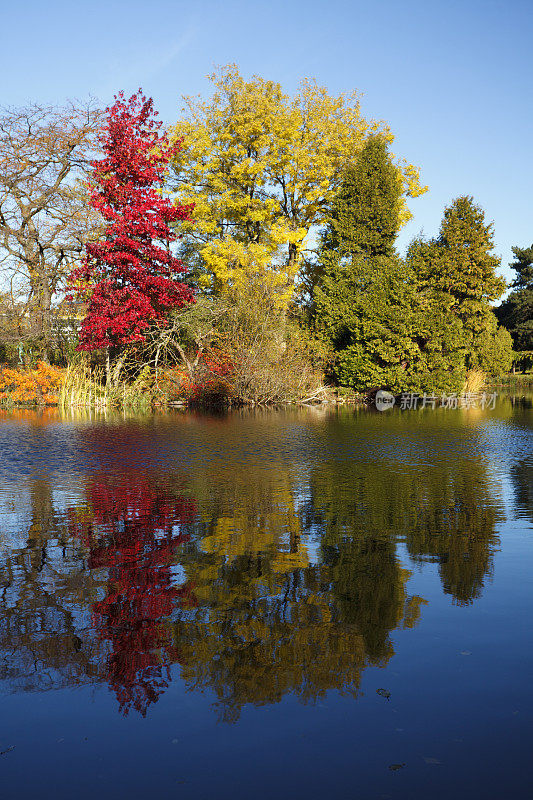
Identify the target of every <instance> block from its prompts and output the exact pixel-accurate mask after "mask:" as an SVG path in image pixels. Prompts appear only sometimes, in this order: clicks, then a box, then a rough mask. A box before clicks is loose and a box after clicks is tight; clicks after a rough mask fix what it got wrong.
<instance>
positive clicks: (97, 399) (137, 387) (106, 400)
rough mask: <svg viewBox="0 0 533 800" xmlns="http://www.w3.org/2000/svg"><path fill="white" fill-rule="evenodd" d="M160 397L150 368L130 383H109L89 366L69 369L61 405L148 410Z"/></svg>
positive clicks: (67, 407) (98, 371) (64, 406)
mask: <svg viewBox="0 0 533 800" xmlns="http://www.w3.org/2000/svg"><path fill="white" fill-rule="evenodd" d="M157 398H158V394H157V393H156V391H155V389H154V386H153V380H152V376H151V374H150V370H149V368H145V369H143V370H142V371H141V373H140V374H139V375H138V376H137V377H136V378H135V379H134V380H133V381H131V382H128V381H119V382H117V383H114V384H109V383H107V382H106V381H105V378H104V373H103V371H102V370H91V369H90V367H89V366H88V365H86V364H77V365H74V366H70V367H68V368H67V370H66V374H65V381H64V383H63V386H62V388H61V391H60V393H59V399H58V405H59V407H60V408H63V409H80V408H91V409H94V410H95V411H107V410H108V409H112V408H115V409H116V408H121V409H127V410H130V411H147V410H150V409H151V408H152V405H153V403H154V401H155V400H156V399H157Z"/></svg>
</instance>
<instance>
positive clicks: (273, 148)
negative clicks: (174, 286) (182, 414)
mask: <svg viewBox="0 0 533 800" xmlns="http://www.w3.org/2000/svg"><path fill="white" fill-rule="evenodd" d="M210 79H211V81H212V83H213V84H214V87H215V92H214V94H213V97H212V98H211V99H210V100H209V101H206V102H204V101H201V100H198V99H194V98H186V101H187V107H188V114H187V117H186V118H185V119H183V120H181V121H179V122H178V123H177V125H176V126H175V127H174V128H172V130H171V135H172V137H173V139H174V140H178V139H181V140H182V142H183V145H182V148H181V150H180V152H179V154H178V156H177V158H176V161H175V164H174V167H175V171H176V177H177V193H178V200H179V202H182V203H187V204H188V203H194V204H195V208H194V211H193V214H192V222H191V223H188V224H187V223H186V224H185V226H184V231H185V233H191V234H192V235H193V236H194V239H195V241H196V242H197V243H199V249H200V254H201V257H202V259H203V262H204V264H205V267H206V283H207V284H209V286H210V288H212V289H214V290H215V291H218V292H221V293H228V292H229V293H232V292H235V293H236V294H238V295H240V296H241V297H242V296H243V294H246V293H247V291H248V290H249V289H250V287H252V288H253V287H254V286H255V285H256V284H257V282H258V281H259V282H260V283H261V284H262V286H263V287H264V286H267V287H268V288H269V289H270V290H271V292H272V295H273V296H274V297H275V298H276V302H277V303H278V305H279V307H280V308H283V307H284V306H286V304H287V302H288V301H289V299H290V297H291V295H292V291H293V287H294V280H295V277H296V274H297V271H298V267H299V263H300V258H301V253H302V250H303V249H304V248H305V247H306V244H308V239H309V233H310V230H311V228H312V227H313V226H316V225H320V224H321V223H322V222H323V221H324V213H325V210H326V207H327V205H328V203H329V202H330V201H331V199H332V198H333V196H334V194H335V193H336V191H337V189H338V188H339V185H340V182H341V180H342V177H343V173H344V170H345V168H346V166H347V165H348V164H350V163H353V161H354V159H356V158H357V154H358V152H359V151H360V149H361V147H362V145H363V143H364V141H365V139H366V137H367V136H368V135H369V134H371V133H376V132H380V133H381V134H382V135H383V137H384V138H385V139H386V140H387V142H392V141H393V139H394V137H393V135H392V133H391V132H390V129H389V127H388V126H387V125H386V124H385V123H383V122H376V121H374V120H370V121H367V120H365V119H364V118H363V116H362V114H361V110H360V104H359V96H358V94H357V92H353V93H352V94H350V95H347V96H346V95H342V94H341V95H339V96H338V97H333V96H331V95H330V94H329V93H328V91H327V90H326V89H325V88H323V87H321V86H318V85H317V84H316V82H315V81H313V80H308V79H306V80H304V81H302V84H301V88H300V91H299V92H298V93H297V94H296V96H295V97H293V98H291V97H289V96H288V95H286V94H284V93H283V92H282V89H281V86H280V84H279V83H276V82H274V81H267V80H264V79H263V78H261V77H258V76H254V77H253V78H252V79H251V80H250V81H245V80H244V78H242V76H241V75H240V74H239V71H238V68H237V67H236V66H234V65H230V66H227V67H224V68H223V69H222V70H220V71H219V72H218V73H215V74H213V75H211V76H210ZM397 168H398V174H399V178H400V179H401V181H402V184H403V187H404V193H405V195H407V196H410V197H416V196H417V195H420V194H422V193H423V192H424V191H426V187H422V186H421V185H420V181H419V174H418V169H417V168H416V167H414V166H412V165H410V164H406V163H404V162H400V163H398V164H397ZM409 218H410V212H409V210H408V208H407V205H406V204H405V201H404V203H403V207H402V220H403V221H406V220H407V219H409ZM306 240H307V241H306Z"/></svg>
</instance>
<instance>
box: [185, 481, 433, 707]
mask: <svg viewBox="0 0 533 800" xmlns="http://www.w3.org/2000/svg"><path fill="white" fill-rule="evenodd" d="M233 478H234V483H233V485H231V486H228V484H227V482H226V483H224V484H220V485H219V486H216V485H215V486H212V487H211V497H212V502H211V506H210V509H209V511H208V512H207V513H206V515H205V516H206V517H207V519H206V535H205V537H204V538H203V539H201V540H200V542H199V546H198V548H197V549H196V550H194V551H193V550H191V549H189V551H188V553H187V555H186V556H185V563H184V566H185V570H186V573H187V577H188V579H189V581H191V583H193V584H194V587H195V596H196V599H197V600H198V607H197V608H196V609H193V610H190V609H189V610H187V612H186V613H179V614H178V619H177V621H176V623H175V626H174V629H175V644H176V648H177V650H179V652H180V654H181V656H182V659H183V660H182V664H183V665H184V666H183V667H182V672H183V676H184V678H185V679H186V681H187V682H188V684H189V685H190V686H191V687H209V688H211V689H213V690H214V691H215V693H216V695H217V697H218V700H219V705H220V709H221V715H222V717H223V718H224V719H227V720H231V719H235V718H237V717H238V715H239V713H240V710H241V708H242V706H243V705H245V704H246V703H254V704H263V703H273V702H277V701H279V700H280V699H281V698H282V697H283V695H285V694H286V693H289V692H293V693H295V694H296V695H297V696H298V697H300V698H301V699H302V700H304V701H305V700H309V699H315V698H317V697H320V696H322V695H323V694H324V693H325V692H326V691H327V690H329V689H332V688H335V689H338V690H340V691H348V692H351V693H354V694H356V693H357V691H358V687H359V685H360V680H361V673H362V671H363V669H364V668H365V666H367V665H368V664H376V665H377V664H379V665H384V664H386V663H387V661H388V659H389V658H390V657H391V655H392V654H393V649H392V644H391V642H390V639H389V633H390V631H391V630H392V629H393V628H394V627H396V626H397V625H398V624H399V623H401V621H402V620H403V624H404V625H406V626H411V625H413V624H414V623H415V621H416V613H417V612H416V608H415V606H416V603H417V602H418V599H417V600H413V599H409V598H408V597H407V595H406V592H405V588H404V586H405V582H406V580H407V578H408V577H409V573H408V572H407V571H406V570H402V569H401V568H400V566H399V564H398V562H397V560H396V558H395V556H394V552H393V550H392V551H391V549H390V547H385V548H381V547H375V548H373V549H372V551H371V552H370V551H369V550H367V549H364V548H363V549H361V550H360V551H359V555H358V558H356V562H357V564H358V565H359V566H358V567H356V570H355V572H356V573H357V574H355V575H354V571H353V569H352V564H353V559H354V551H353V542H351V541H343V540H342V539H339V540H338V541H335V542H333V541H330V542H329V543H328V548H327V550H324V551H323V554H322V556H323V557H320V558H315V559H311V558H310V555H309V553H310V543H309V542H308V539H309V537H308V535H306V534H303V533H302V529H301V517H300V513H299V511H298V510H297V508H296V503H295V497H294V495H293V485H294V479H293V476H292V475H291V473H290V471H289V470H288V469H287V468H285V467H283V466H275V467H274V466H272V467H271V468H270V470H268V471H267V470H262V471H260V470H253V469H250V470H247V471H244V470H240V471H239V470H236V471H235V472H234V473H233ZM384 578H385V582H386V588H385V589H383V580H384Z"/></svg>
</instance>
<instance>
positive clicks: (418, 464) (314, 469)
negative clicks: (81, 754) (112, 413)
mask: <svg viewBox="0 0 533 800" xmlns="http://www.w3.org/2000/svg"><path fill="white" fill-rule="evenodd" d="M367 422H368V421H367ZM370 423H371V426H370V427H368V428H367V429H365V428H364V426H363V425H362V424H361V425H360V426H359V427H358V428H357V427H354V422H353V420H352V419H351V418H348V417H346V418H344V419H342V418H340V419H333V420H332V422H331V425H328V424H326V425H324V427H323V429H322V432H321V436H322V438H321V439H320V440H319V439H318V438H313V437H316V434H315V433H314V430H313V428H312V427H310V428H308V429H305V428H304V429H303V432H302V429H301V426H300V428H298V430H296V428H295V427H294V428H293V430H292V433H291V432H290V431H289V433H291V435H293V436H294V438H295V441H297V446H298V448H300V449H299V450H298V458H301V453H302V452H304V451H303V450H302V448H303V445H302V444H301V440H302V437H304V434H305V436H306V437H308V439H310V440H311V441H312V443H313V448H314V449H315V450H318V449H319V448H321V452H322V453H329V454H330V455H329V457H328V458H327V459H326V458H324V457H321V458H320V459H318V460H317V459H315V460H313V461H311V460H308V462H307V464H306V468H305V469H303V468H302V467H301V466H297V465H296V464H295V461H296V457H294V458H290V459H289V458H282V457H278V458H270V459H268V460H264V461H261V460H260V459H257V458H248V457H247V459H244V458H243V456H242V453H241V452H240V451H239V449H238V447H236V446H235V442H234V441H233V442H232V443H231V446H230V444H229V443H228V446H227V449H226V451H225V452H226V458H225V459H224V462H223V463H221V462H220V461H217V458H218V452H219V451H218V450H217V447H218V448H219V449H220V447H221V445H220V444H219V442H218V440H217V439H216V437H215V440H214V441H215V444H213V443H212V442H211V443H208V444H207V445H204V447H205V449H204V451H202V449H201V447H200V446H199V445H198V441H197V440H196V439H194V440H192V439H191V444H190V446H189V449H188V450H187V451H186V455H187V459H188V461H187V470H184V469H183V468H182V471H181V474H180V475H179V476H176V474H175V472H173V471H171V470H168V469H165V468H163V467H161V468H160V469H157V468H156V467H154V466H153V465H154V464H156V463H157V462H158V459H162V458H164V457H167V456H165V453H166V450H165V446H166V445H167V444H168V442H167V440H165V437H167V439H168V437H169V436H170V434H169V432H168V431H167V430H165V431H164V436H163V437H162V438H161V437H160V438H158V436H157V435H156V433H157V432H155V433H152V432H151V433H150V435H148V434H147V433H146V431H145V430H144V429H142V430H135V429H133V432H132V429H131V428H129V427H128V426H125V427H124V426H122V427H121V428H120V426H119V427H113V426H109V427H105V426H102V427H100V428H98V427H90V426H89V427H88V428H87V431H86V433H84V432H83V430H77V432H76V436H77V440H76V441H77V444H76V447H77V448H78V450H79V452H80V453H82V456H83V463H84V464H87V463H89V464H93V463H96V462H98V463H100V465H101V468H100V470H97V471H93V472H92V473H90V474H85V473H84V474H82V475H81V476H80V478H79V479H76V480H75V481H74V483H75V490H73V489H72V487H70V489H69V490H68V491H66V492H65V496H64V499H63V500H62V502H61V503H60V502H59V501H58V499H57V488H55V483H54V481H56V479H55V478H54V477H53V476H46V475H45V474H41V475H39V476H38V477H34V478H24V479H21V480H20V482H19V483H18V484H17V491H18V492H19V494H20V496H21V497H22V495H23V494H24V493H26V495H27V497H28V498H29V499H28V502H27V509H26V510H23V509H21V508H20V507H19V508H17V507H16V504H15V505H14V507H13V509H12V513H11V517H9V515H8V513H7V511H8V510H9V509H7V510H6V512H5V518H6V519H8V518H9V519H12V524H11V528H10V530H12V531H14V530H15V529H17V535H19V536H20V526H22V525H24V524H25V525H26V527H25V533H24V537H25V541H24V542H21V541H18V542H17V546H14V545H13V543H12V542H13V539H11V540H10V538H9V537H10V536H11V534H9V532H8V534H9V535H6V537H5V538H4V541H3V543H2V546H1V553H2V557H1V563H0V587H1V594H0V608H1V612H2V619H1V623H0V664H1V666H0V677H1V678H3V679H4V680H5V681H7V685H8V686H9V688H11V689H12V690H20V689H24V690H43V689H46V688H52V687H58V686H69V685H80V684H83V683H98V682H103V681H105V682H107V683H108V685H109V686H110V688H111V689H112V690H113V692H114V693H115V694H116V697H117V699H118V703H119V707H120V709H121V711H122V712H123V713H124V714H126V713H127V712H128V711H129V710H130V709H132V708H133V709H136V710H137V711H138V712H140V713H141V714H142V715H145V714H146V712H147V709H148V708H149V706H150V704H151V703H153V702H155V701H156V700H157V699H158V698H159V697H160V696H161V694H162V693H163V692H164V691H165V689H166V688H167V687H168V685H169V682H170V680H171V672H172V671H171V667H172V665H174V664H175V665H179V666H178V669H179V670H180V673H181V677H182V679H183V680H184V681H185V683H186V685H187V686H188V687H189V688H190V689H191V690H198V689H200V690H202V689H209V690H210V691H212V692H213V693H214V695H215V697H216V698H217V702H216V706H217V709H218V714H219V716H220V718H221V719H224V720H227V721H233V720H236V719H237V718H238V717H239V715H240V713H241V710H242V708H243V706H244V705H245V704H248V703H251V704H255V705H261V704H271V703H276V702H278V701H280V700H281V699H282V698H283V697H284V696H286V695H287V694H288V693H292V694H295V695H296V696H298V697H299V698H300V699H301V700H302V701H304V702H305V701H310V700H316V699H317V698H319V697H322V696H323V695H324V694H325V693H326V692H327V691H328V690H330V689H337V690H339V691H341V692H346V693H350V694H352V695H353V696H357V695H358V692H359V687H360V684H361V676H362V673H363V670H364V669H365V668H366V667H368V666H382V667H383V666H386V665H387V663H388V662H389V661H390V659H391V657H392V656H393V655H394V645H393V638H392V634H393V633H394V631H395V630H397V629H398V628H411V627H413V626H414V625H416V623H417V621H418V619H419V615H420V613H421V608H422V606H423V605H424V604H425V602H426V601H425V600H424V599H423V598H422V597H420V596H417V595H411V594H410V593H409V591H408V580H409V578H410V576H411V572H410V571H409V570H408V569H407V568H406V567H404V566H402V563H401V560H400V553H401V552H402V550H403V552H404V553H407V554H408V555H407V558H408V559H409V558H410V559H411V560H412V562H414V563H415V564H418V565H421V566H423V565H424V564H425V563H426V562H435V563H437V564H438V570H439V574H440V579H441V582H442V587H443V590H444V592H445V593H446V594H449V595H451V597H452V599H453V601H454V602H455V603H456V604H457V605H466V604H471V603H473V602H474V601H475V599H476V598H478V597H479V596H480V595H481V593H482V590H483V586H484V582H485V581H486V578H487V576H490V574H491V571H492V554H493V552H494V550H495V549H496V548H497V547H498V538H497V536H496V532H495V527H496V524H497V522H498V521H499V520H501V518H502V511H501V499H500V497H499V494H498V493H497V492H496V491H495V489H494V485H493V484H491V481H490V480H489V477H488V475H487V471H486V467H485V462H484V461H483V459H481V458H479V457H477V455H476V454H475V453H474V454H472V453H471V452H470V451H469V450H468V449H467V451H466V454H465V448H464V447H463V449H462V450H460V449H458V448H455V444H454V442H453V439H452V446H450V445H449V442H448V440H447V437H450V433H449V432H446V430H445V429H443V431H441V432H439V431H436V430H433V431H430V432H429V434H428V432H427V431H426V432H425V433H424V434H421V433H420V431H419V430H418V428H417V427H416V426H415V427H413V429H412V430H410V431H409V436H410V437H411V438H410V440H409V442H410V445H409V446H410V450H409V458H407V457H405V458H404V460H403V462H402V464H401V469H400V468H399V466H398V462H394V461H393V460H391V459H390V457H389V455H388V450H387V448H388V447H389V443H390V436H389V432H388V429H386V428H384V430H383V431H382V432H381V433H382V438H381V439H380V440H379V441H378V442H377V443H375V442H374V438H375V434H376V431H377V433H379V432H380V430H379V425H384V426H385V425H387V424H389V423H385V422H382V421H377V420H376V419H374V421H373V419H372V418H370ZM372 426H373V427H372ZM354 431H355V433H354ZM193 433H194V431H193ZM245 433H246V432H245ZM172 435H174V436H175V435H176V434H175V433H173V434H172ZM190 435H191V436H192V434H190ZM195 435H196V434H195ZM284 435H286V436H287V435H289V434H284ZM428 435H430V436H433V439H434V442H433V447H434V450H435V452H437V451H438V450H439V448H441V449H445V450H446V448H447V451H446V458H444V459H440V460H438V461H435V462H434V463H427V462H426V461H424V458H423V457H421V456H420V457H419V456H418V455H417V457H416V458H414V457H413V452H414V453H419V452H420V453H424V447H425V443H424V436H428ZM467 435H468V436H473V434H471V433H468V432H467V434H465V436H467ZM350 436H351V437H352V438H353V437H354V436H355V437H356V445H357V447H358V448H359V451H358V455H357V456H354V455H353V452H352V451H350V452H351V453H352V454H351V455H350V457H349V458H347V457H346V452H348V451H347V450H346V448H348V447H349V446H351V444H350ZM439 436H440V437H441V440H439V438H438V437H439ZM365 437H366V438H365ZM283 441H284V443H285V444H284V445H283V446H286V439H284V440H283ZM117 442H118V443H120V447H119V446H118V445H117ZM245 445H246V447H248V451H249V452H251V453H254V452H255V451H254V448H253V446H252V444H250V442H249V441H248V442H247V443H246V442H245V443H243V444H242V450H244V449H245ZM356 445H354V449H355V447H356ZM178 446H179V447H182V444H181V441H180V443H179V445H176V447H178ZM222 446H223V445H222ZM306 446H307V445H306ZM401 446H402V445H401V443H400V444H398V448H400V449H401ZM469 446H470V445H469ZM128 447H129V448H130V449H131V450H132V452H135V453H136V454H137V456H136V458H138V454H139V453H140V452H142V457H143V460H144V461H145V462H146V463H150V464H151V465H152V466H151V468H150V469H149V470H145V469H143V468H142V467H141V466H139V467H138V468H135V469H132V467H131V463H130V464H127V463H125V462H124V456H125V453H127V450H128ZM295 447H296V445H295ZM309 447H310V446H309ZM209 448H211V449H209ZM365 448H366V449H365ZM345 451H346V452H345ZM180 452H181V453H182V455H181V456H180V458H181V462H182V464H183V463H185V461H186V459H185V456H184V455H183V452H184V451H183V450H182V451H180ZM195 453H196V454H197V455H194V454H195ZM365 453H366V454H365ZM332 454H337V457H333V455H332ZM80 458H81V457H80ZM232 459H233V460H232ZM528 470H529V471H528ZM82 472H83V471H82ZM513 479H514V480H515V482H516V485H517V487H519V488H518V489H517V492H518V494H519V502H521V503H522V504H523V505H524V506H527V507H528V508H529V509H530V510H531V496H532V495H531V470H530V468H529V467H526V466H525V462H524V464H523V465H519V466H518V467H516V469H515V472H514V473H513ZM8 483H9V482H6V486H7V485H8ZM9 485H10V486H11V484H9ZM11 488H12V487H11ZM520 492H522V494H520ZM524 492H526V493H525V494H524ZM527 492H529V493H527ZM26 495H25V496H26ZM192 497H194V500H193V499H191V498H192ZM528 504H529V505H528ZM25 515H26V516H25ZM24 520H26V523H24ZM10 542H11V543H10Z"/></svg>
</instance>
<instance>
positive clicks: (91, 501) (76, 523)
mask: <svg viewBox="0 0 533 800" xmlns="http://www.w3.org/2000/svg"><path fill="white" fill-rule="evenodd" d="M193 514H194V506H193V504H192V503H191V502H189V501H186V500H183V499H182V498H179V497H178V498H175V497H170V496H168V494H167V493H166V492H165V490H164V488H162V487H160V486H158V485H157V484H155V485H154V484H149V483H148V482H147V481H146V480H145V479H143V478H142V477H140V476H134V477H133V478H131V479H129V480H123V481H121V482H119V483H117V482H116V481H114V480H111V481H109V480H107V481H106V480H105V479H104V478H97V479H93V480H91V481H90V482H89V484H88V486H87V507H86V508H84V509H83V510H81V511H80V510H78V511H77V512H71V514H70V518H71V523H72V524H71V531H72V533H73V534H75V535H77V536H78V538H80V539H82V540H83V541H84V543H85V544H86V546H87V549H88V557H87V568H88V569H90V570H106V571H107V581H106V587H105V591H106V594H105V597H103V598H102V599H100V600H97V601H95V602H94V603H92V605H91V611H92V619H93V624H94V626H95V628H96V631H97V635H98V638H99V639H100V640H102V641H104V642H106V643H107V645H108V653H107V655H106V659H105V673H106V677H107V680H108V681H109V685H110V686H111V688H112V689H113V690H114V692H115V694H116V695H117V699H118V701H119V704H120V708H121V710H122V711H123V712H124V713H127V712H128V710H129V708H130V707H132V706H133V708H135V709H136V710H137V711H139V712H140V713H141V714H143V715H145V714H146V709H147V707H148V705H149V704H150V703H153V702H155V701H156V700H157V699H158V697H159V695H160V694H161V693H162V692H163V691H164V690H165V688H166V687H167V686H168V682H169V680H170V674H169V665H170V664H172V663H173V662H175V661H177V660H178V653H177V650H176V648H175V646H174V645H173V642H172V633H171V629H170V623H169V621H168V617H169V616H170V615H171V614H172V611H173V609H174V607H175V606H177V605H178V604H184V605H186V606H189V605H191V604H192V603H193V602H194V599H193V595H192V592H191V589H190V585H188V584H186V585H184V586H181V587H177V586H174V585H173V583H172V574H171V568H172V567H171V565H172V564H173V563H175V561H176V556H177V550H178V548H179V546H180V545H181V544H182V543H183V542H184V541H187V540H188V539H189V535H188V534H186V533H184V531H183V527H184V525H185V523H187V522H189V521H190V520H191V518H192V516H193Z"/></svg>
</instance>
